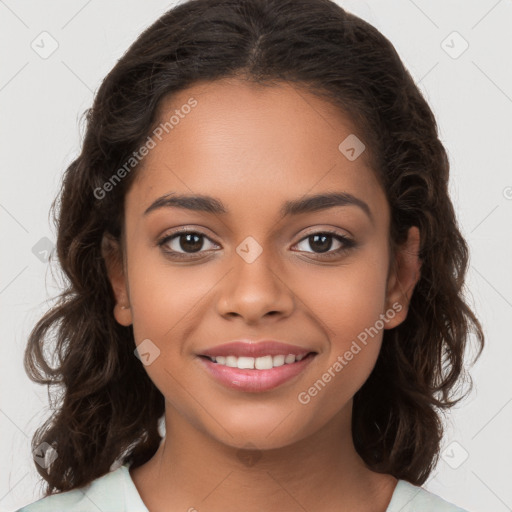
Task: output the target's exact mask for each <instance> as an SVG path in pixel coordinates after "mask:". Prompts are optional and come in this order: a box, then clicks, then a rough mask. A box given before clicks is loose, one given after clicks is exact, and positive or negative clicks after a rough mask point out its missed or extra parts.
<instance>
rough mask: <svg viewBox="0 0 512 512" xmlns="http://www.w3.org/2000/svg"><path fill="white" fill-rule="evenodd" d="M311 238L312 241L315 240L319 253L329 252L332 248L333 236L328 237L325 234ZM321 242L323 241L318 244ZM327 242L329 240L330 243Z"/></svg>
mask: <svg viewBox="0 0 512 512" xmlns="http://www.w3.org/2000/svg"><path fill="white" fill-rule="evenodd" d="M309 238H310V239H311V238H312V239H313V240H314V241H313V244H317V247H319V250H318V252H326V251H328V250H329V249H330V248H331V245H332V240H331V238H332V235H327V234H324V235H311V236H310V237H309ZM319 240H321V242H320V243H319V242H318V241H319ZM326 240H328V242H326ZM310 243H311V242H310ZM312 248H313V249H314V248H315V247H312Z"/></svg>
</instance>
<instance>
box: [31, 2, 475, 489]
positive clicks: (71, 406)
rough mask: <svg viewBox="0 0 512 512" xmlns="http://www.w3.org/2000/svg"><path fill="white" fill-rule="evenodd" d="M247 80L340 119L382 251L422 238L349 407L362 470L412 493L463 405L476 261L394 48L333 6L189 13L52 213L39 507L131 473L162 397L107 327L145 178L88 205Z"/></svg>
mask: <svg viewBox="0 0 512 512" xmlns="http://www.w3.org/2000/svg"><path fill="white" fill-rule="evenodd" d="M240 76H243V77H245V78H246V79H247V80H250V81H252V82H254V83H258V84H272V82H273V81H287V82H293V83H295V84H297V86H301V87H304V88H305V90H308V91H309V92H311V93H313V94H316V95H318V96H319V97H322V98H325V99H327V100H328V101H330V104H331V105H333V108H337V109H340V111H342V112H343V113H345V114H347V115H348V116H349V118H350V119H351V120H352V121H353V122H354V123H355V125H356V126H357V127H358V128H359V129H360V131H361V133H362V134H364V136H365V137H366V140H367V141H368V145H367V147H368V149H369V151H368V154H369V155H371V163H372V170H373V171H374V172H375V175H376V176H377V177H378V179H379V182H380V183H381V186H382V188H383V190H384V191H385V194H386V197H387V200H388V202H389V205H390V208H391V226H390V234H389V235H390V246H391V247H392V249H393V253H392V254H395V252H394V251H395V250H396V248H397V247H398V246H399V244H400V243H402V242H403V241H404V240H405V239H406V234H407V231H408V229H409V227H411V226H417V227H418V228H419V230H420V233H421V245H420V253H419V257H420V259H421V262H422V267H421V276H420V279H419V281H418V283H417V285H416V287H415V289H414V292H413V295H412V297H411V300H410V304H409V312H408V315H407V318H406V319H405V320H404V321H403V322H402V323H401V324H400V325H398V326H397V327H395V328H393V329H390V330H386V331H385V332H384V335H383V336H384V337H383V342H382V347H381V351H380V354H379V357H378V360H377V362H376V365H375V367H374V369H373V371H372V373H371V375H370V376H369V378H368V379H367V381H366V382H365V383H364V385H363V386H362V387H361V388H360V389H359V390H358V392H357V393H356V394H355V396H354V402H353V416H352V432H353V434H352V435H353V440H354V444H355V447H356V450H357V452H358V453H359V455H360V456H361V458H362V459H363V460H364V462H365V463H366V464H367V466H368V467H369V468H370V469H372V470H373V471H376V472H380V473H388V474H391V475H393V476H394V477H396V478H399V479H404V480H407V481H409V482H411V483H413V484H415V485H421V484H422V483H424V482H425V480H426V479H427V478H428V476H429V474H430V472H431V471H432V469H433V468H434V467H435V465H436V463H437V460H438V457H439V451H440V442H441V439H442V435H443V423H442V421H441V413H444V412H445V410H446V409H449V408H450V407H452V406H453V405H455V404H456V403H458V402H459V401H460V400H461V399H462V398H464V397H465V394H461V395H460V396H459V395H457V394H456V393H455V391H457V388H458V384H459V382H460V381H461V380H463V379H464V380H465V378H466V377H468V375H467V373H466V369H465V364H464V360H465V359H464V358H465V351H466V344H467V342H468V340H470V339H471V333H474V337H473V339H474V341H475V342H476V343H477V345H478V347H479V351H478V356H477V357H479V356H480V353H481V352H482V349H483V347H484V335H483V331H482V327H481V325H480V323H479V321H478V319H477V318H476V316H475V315H474V313H473V312H472V310H471V309H470V307H469V306H468V304H467V303H466V301H465V299H464V291H465V288H464V279H465V274H466V270H467V266H468V258H469V255H468V246H467V244H466V242H465V240H464V238H463V236H462V234H461V233H460V231H459V228H458V225H457V220H456V216H455V212H454V208H453V205H452V203H451V200H450V197H449V193H448V178H449V162H448V157H447V153H446V151H445V148H444V147H443V145H442V143H441V142H440V140H439V138H438V128H437V124H436V120H435V118H434V115H433V113H432V111H431V109H430V108H429V106H428V104H427V102H426V100H425V99H424V98H423V96H422V94H421V92H420V91H419V89H418V88H417V86H416V85H415V83H414V80H413V79H412V77H411V75H410V74H409V72H408V71H407V70H406V68H405V66H404V65H403V63H402V61H401V60H400V58H399V56H398V54H397V52H396V50H395V49H394V47H393V45H392V44H391V43H390V41H389V40H388V39H387V38H385V37H384V36H383V35H382V34H381V33H380V32H379V31H378V30H377V29H376V28H374V27H373V26H371V25H370V24H368V23H367V22H365V21H364V20H362V19H360V18H358V17H357V16H355V15H353V14H350V13H348V12H346V11H345V10H343V9H342V8H341V7H340V6H339V5H337V4H336V3H334V2H332V1H331V0H221V1H219V0H190V1H187V2H185V3H182V4H179V5H177V6H175V7H173V8H172V9H170V10H169V11H167V12H166V13H164V14H163V15H162V16H161V17H160V18H159V19H158V20H157V21H156V22H155V23H153V24H152V25H151V26H149V27H148V28H147V29H145V30H144V31H143V32H142V34H140V36H139V37H138V38H137V40H136V41H135V42H134V43H133V44H132V45H131V47H130V48H129V49H128V50H127V51H126V52H125V53H124V55H123V56H122V57H121V58H120V59H119V60H118V62H117V63H116V64H115V66H114V67H113V69H112V70H111V71H110V72H109V73H108V75H107V76H106V77H105V79H104V80H103V82H102V83H101V86H100V87H99V89H98V91H97V93H96V95H95V98H94V102H93V106H92V108H90V109H88V110H87V111H86V112H85V114H86V116H85V117H86V131H85V136H84V139H83V143H82V148H81V152H80V154H79V156H78V157H77V158H76V159H75V160H74V161H73V162H72V163H71V164H70V165H69V167H68V168H67V169H66V171H65V174H64V177H63V181H62V188H61V190H60V191H59V194H58V196H57V197H56V198H55V200H54V201H53V203H52V205H51V211H52V212H53V221H54V223H55V224H56V227H57V244H56V245H57V249H56V250H57V257H58V260H59V263H60V267H61V268H62V271H63V273H64V274H65V280H66V286H65V290H64V291H63V292H62V293H60V295H59V296H58V297H57V298H56V302H55V304H54V305H53V306H52V307H51V308H50V309H49V311H48V312H47V313H46V314H45V315H44V316H43V317H42V318H41V319H40V320H39V321H38V322H37V324H36V325H35V327H34V328H33V330H32V332H31V333H30V336H29V339H28V344H27V347H26V350H25V359H24V364H25V370H26V372H27V374H28V375H29V377H30V379H31V380H33V381H34V382H37V383H39V384H45V385H47V386H48V389H49V392H50V390H54V389H55V388H54V386H55V387H56V388H57V390H59V391H60V393H59V394H57V395H56V403H55V404H53V403H52V408H53V410H54V414H53V415H52V416H51V417H49V418H48V419H47V420H46V421H45V423H44V424H43V425H42V426H40V427H39V428H38V429H37V430H36V432H35V433H34V436H33V438H32V448H33V449H34V450H35V449H36V447H38V446H39V445H41V443H44V442H46V443H48V445H50V446H52V447H53V448H55V450H57V453H58V457H57V458H56V459H55V460H54V461H53V463H52V464H51V465H50V467H49V468H48V469H47V470H46V469H44V468H42V467H41V466H40V465H39V464H37V463H36V464H35V466H36V468H37V471H38V472H39V474H40V475H41V476H42V477H43V479H44V480H46V482H47V487H46V490H45V491H46V495H49V494H52V493H54V492H55V491H56V492H60V491H66V490H71V489H73V488H77V487H81V486H84V485H86V484H87V483H89V482H91V481H92V480H94V479H96V478H98V477H100V476H102V475H104V474H106V473H107V472H109V471H110V470H111V469H112V467H113V465H114V464H115V463H117V464H119V463H122V464H127V463H129V464H131V465H132V467H137V466H140V465H142V464H144V463H145V462H146V461H148V460H149V459H150V458H151V457H152V456H153V455H154V453H155V452H156V450H157V448H158V446H159V444H160V441H161V439H162V436H161V434H160V433H159V429H158V424H159V421H160V420H161V419H162V417H163V414H164V409H165V407H164V397H163V395H162V393H161V392H160V391H159V390H158V389H157V387H156V386H155V385H154V384H153V382H152V381H151V380H150V378H149V377H148V375H147V373H146V371H145V370H144V368H143V366H142V365H141V364H140V361H139V360H138V359H137V358H136V357H134V354H133V351H134V348H135V341H134V337H133V330H132V327H131V326H130V327H124V326H121V325H120V324H118V323H117V322H116V321H115V319H114V316H113V314H112V311H113V309H114V305H115V297H114V293H113V290H112V287H111V285H110V282H109V280H108V276H107V269H106V264H105V260H104V257H103V255H104V252H102V250H103V251H105V250H108V246H106V245H104V244H103V243H102V242H103V241H104V239H105V235H108V236H111V237H113V238H115V239H117V240H121V239H122V238H123V225H124V210H123V204H124V197H125V195H126V192H127V190H128V189H129V187H130V184H131V183H132V182H133V179H134V177H135V176H136V174H137V167H140V165H136V166H134V168H133V170H132V171H131V172H130V173H128V175H126V176H125V177H124V178H123V179H122V180H121V181H120V182H119V183H118V184H116V186H114V187H112V190H111V191H109V193H108V194H100V193H98V191H99V190H100V189H101V187H103V186H104V184H105V183H106V182H108V181H109V179H111V177H112V175H113V173H114V172H115V170H116V169H119V167H120V166H122V165H123V163H125V162H126V161H127V159H129V158H130V155H132V154H133V152H134V151H135V150H136V149H137V148H139V147H140V146H141V144H142V143H143V142H144V141H145V140H146V139H147V137H148V135H149V134H150V133H151V132H152V130H153V129H154V127H155V126H156V123H157V122H158V113H159V112H158V109H159V106H160V105H161V103H162V100H163V99H165V98H167V97H169V96H170V95H172V94H173V93H175V92H177V91H180V90H182V89H185V88H186V87H187V86H190V85H192V84H194V83H196V82H198V81H205V82H208V81H213V80H216V79H221V78H226V77H240ZM57 204H58V206H59V208H58V212H57V211H56V209H57ZM51 334H53V337H52V336H50V335H51ZM51 340H54V341H55V346H54V347H52V349H51V350H50V348H49V347H47V346H46V344H47V343H48V342H49V341H51ZM45 348H46V349H47V351H49V352H50V354H51V355H53V356H54V357H56V360H55V361H54V366H52V364H51V361H50V359H49V358H47V356H46V355H45V353H44V352H45V351H44V349H45ZM469 382H470V388H472V381H471V378H469ZM49 394H50V393H49ZM50 400H51V399H50Z"/></svg>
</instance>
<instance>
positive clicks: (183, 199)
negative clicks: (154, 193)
mask: <svg viewBox="0 0 512 512" xmlns="http://www.w3.org/2000/svg"><path fill="white" fill-rule="evenodd" d="M336 206H357V207H359V208H360V209H361V210H363V211H364V212H365V213H366V215H367V216H368V217H369V219H370V220H371V221H372V223H373V222H374V218H373V215H372V212H371V210H370V207H369V206H368V204H366V203H365V202H364V201H363V200H362V199H359V198H358V197H355V196H354V195H352V194H349V193H347V192H331V193H324V194H315V195H309V196H305V197H302V198H300V199H293V200H289V201H285V203H284V204H283V206H282V207H281V210H280V214H281V216H282V217H286V216H287V215H299V214H302V213H312V212H317V211H321V210H326V209H328V208H334V207H336ZM173 207H174V208H184V209H187V210H191V211H196V212H206V213H213V214H216V215H217V214H226V213H229V212H228V210H227V209H226V208H225V207H224V205H223V204H222V201H220V200H219V199H216V198H215V197H211V196H207V195H187V194H174V193H170V194H166V195H164V196H162V197H159V198H158V199H157V200H156V201H154V202H153V203H152V204H151V205H150V206H149V207H148V208H147V209H146V210H145V211H144V214H143V215H148V214H149V213H150V212H152V211H155V210H157V209H160V208H173Z"/></svg>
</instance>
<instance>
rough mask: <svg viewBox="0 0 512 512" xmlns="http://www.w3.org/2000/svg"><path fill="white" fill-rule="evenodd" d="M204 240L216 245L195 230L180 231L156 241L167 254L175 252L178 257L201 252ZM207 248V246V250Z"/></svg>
mask: <svg viewBox="0 0 512 512" xmlns="http://www.w3.org/2000/svg"><path fill="white" fill-rule="evenodd" d="M205 241H208V243H210V244H211V245H212V246H214V247H216V245H215V244H214V243H213V242H212V241H211V240H210V239H209V238H208V237H207V236H206V235H204V234H203V233H199V232H197V231H181V232H179V233H174V234H173V235H169V236H166V237H164V238H163V239H162V240H160V241H159V242H158V245H159V246H162V247H163V250H164V251H165V252H166V253H168V254H171V255H173V254H176V255H178V256H179V257H182V256H186V255H187V254H196V253H199V252H201V249H203V248H204V245H205ZM208 249H209V248H207V250H208Z"/></svg>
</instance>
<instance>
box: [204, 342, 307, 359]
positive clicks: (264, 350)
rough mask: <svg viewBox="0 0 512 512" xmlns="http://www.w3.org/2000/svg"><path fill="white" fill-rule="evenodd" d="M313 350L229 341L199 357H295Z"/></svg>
mask: <svg viewBox="0 0 512 512" xmlns="http://www.w3.org/2000/svg"><path fill="white" fill-rule="evenodd" d="M310 352H313V350H311V349H309V348H304V347H299V346H298V345H290V344H288V343H283V342H280V341H274V340H263V341H257V342H247V341H231V342H229V343H224V344H222V345H217V346H215V347H212V348H209V349H206V350H203V351H202V352H201V353H200V354H199V355H202V356H208V357H217V356H236V357H261V356H267V355H270V356H277V355H280V354H283V355H288V354H293V355H295V356H300V355H306V354H309V353H310Z"/></svg>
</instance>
